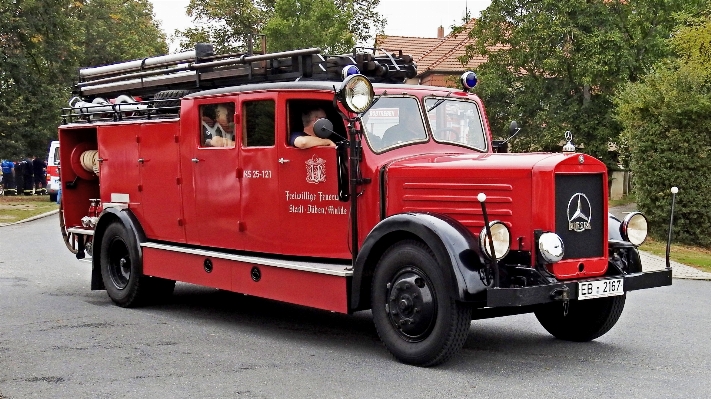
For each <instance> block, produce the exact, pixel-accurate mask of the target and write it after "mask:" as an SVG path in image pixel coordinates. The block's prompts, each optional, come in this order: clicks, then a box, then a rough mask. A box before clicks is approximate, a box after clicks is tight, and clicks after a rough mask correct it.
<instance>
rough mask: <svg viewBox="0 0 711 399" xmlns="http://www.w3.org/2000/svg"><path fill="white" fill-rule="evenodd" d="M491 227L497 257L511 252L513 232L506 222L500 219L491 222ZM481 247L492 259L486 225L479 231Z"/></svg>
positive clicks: (500, 257)
mask: <svg viewBox="0 0 711 399" xmlns="http://www.w3.org/2000/svg"><path fill="white" fill-rule="evenodd" d="M489 229H491V237H492V238H493V240H494V252H495V253H496V259H497V260H498V259H502V258H503V257H504V256H506V255H507V254H508V253H509V249H510V248H511V232H510V231H509V228H508V227H506V225H505V224H503V223H502V222H499V221H493V222H491V223H489ZM479 247H480V248H481V250H482V252H483V253H484V254H485V255H486V256H487V257H488V258H489V259H491V246H490V244H489V236H488V235H487V234H486V227H484V228H483V229H481V233H479Z"/></svg>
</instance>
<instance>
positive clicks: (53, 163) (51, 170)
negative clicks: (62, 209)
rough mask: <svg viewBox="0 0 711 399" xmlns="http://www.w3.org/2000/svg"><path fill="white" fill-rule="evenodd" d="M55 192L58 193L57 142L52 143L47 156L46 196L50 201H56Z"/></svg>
mask: <svg viewBox="0 0 711 399" xmlns="http://www.w3.org/2000/svg"><path fill="white" fill-rule="evenodd" d="M57 192H59V141H53V142H52V144H50V146H49V155H48V156H47V194H49V200H50V201H56V200H57Z"/></svg>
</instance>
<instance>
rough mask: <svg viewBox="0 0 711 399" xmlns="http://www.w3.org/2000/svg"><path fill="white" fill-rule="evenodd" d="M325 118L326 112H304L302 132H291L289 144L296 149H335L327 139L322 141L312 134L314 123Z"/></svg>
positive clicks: (320, 110)
mask: <svg viewBox="0 0 711 399" xmlns="http://www.w3.org/2000/svg"><path fill="white" fill-rule="evenodd" d="M325 117H326V112H325V111H324V110H323V109H321V108H316V109H312V110H309V111H306V112H305V113H303V114H302V116H301V121H302V122H303V123H304V131H303V132H293V133H291V135H290V136H289V144H290V145H292V146H294V147H296V148H301V149H305V148H311V147H335V146H336V144H335V143H334V142H333V141H331V140H329V139H322V138H320V137H317V136H316V133H315V132H314V123H315V122H316V121H317V120H319V119H321V118H325Z"/></svg>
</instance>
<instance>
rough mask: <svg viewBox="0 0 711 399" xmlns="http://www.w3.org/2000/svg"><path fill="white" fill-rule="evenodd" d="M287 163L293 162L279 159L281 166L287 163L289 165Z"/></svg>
mask: <svg viewBox="0 0 711 399" xmlns="http://www.w3.org/2000/svg"><path fill="white" fill-rule="evenodd" d="M287 162H291V161H289V160H288V159H284V158H279V163H280V164H285V163H287Z"/></svg>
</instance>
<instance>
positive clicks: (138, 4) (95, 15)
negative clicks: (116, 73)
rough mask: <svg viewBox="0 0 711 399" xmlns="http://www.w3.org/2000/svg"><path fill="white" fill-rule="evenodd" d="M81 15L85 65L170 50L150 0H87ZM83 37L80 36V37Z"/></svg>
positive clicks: (146, 55) (109, 62)
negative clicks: (155, 17)
mask: <svg viewBox="0 0 711 399" xmlns="http://www.w3.org/2000/svg"><path fill="white" fill-rule="evenodd" d="M80 11H81V12H80V13H79V15H78V19H79V22H80V23H81V26H82V27H83V33H84V34H83V40H81V39H80V40H81V42H80V43H79V46H80V47H81V48H82V49H83V52H82V54H81V55H82V57H81V61H80V65H81V66H82V67H89V66H97V65H107V64H113V63H116V62H120V61H127V60H135V59H141V58H145V57H150V56H156V55H162V54H166V53H167V52H168V46H167V44H166V37H165V33H163V31H162V30H161V29H160V27H159V26H158V23H157V21H156V20H155V19H154V15H153V5H152V4H151V3H150V2H149V1H148V0H132V1H116V0H85V1H84V4H83V5H82V6H81V8H80ZM78 39H79V38H78Z"/></svg>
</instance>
